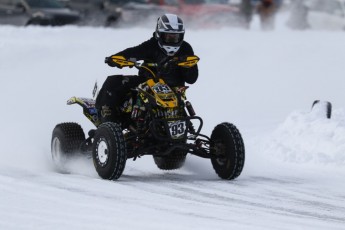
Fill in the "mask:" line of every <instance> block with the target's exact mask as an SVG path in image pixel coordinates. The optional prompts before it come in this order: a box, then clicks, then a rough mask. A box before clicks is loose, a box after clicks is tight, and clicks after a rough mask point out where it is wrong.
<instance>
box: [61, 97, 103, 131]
mask: <svg viewBox="0 0 345 230" xmlns="http://www.w3.org/2000/svg"><path fill="white" fill-rule="evenodd" d="M95 103H96V101H95V100H93V99H90V98H82V97H71V98H70V99H69V100H68V101H67V105H73V104H78V105H80V106H81V107H82V108H83V113H84V115H85V116H86V117H87V119H89V120H90V121H91V122H92V123H93V124H94V125H95V126H96V127H98V126H99V125H100V123H101V121H100V120H99V117H98V111H97V109H96V106H95Z"/></svg>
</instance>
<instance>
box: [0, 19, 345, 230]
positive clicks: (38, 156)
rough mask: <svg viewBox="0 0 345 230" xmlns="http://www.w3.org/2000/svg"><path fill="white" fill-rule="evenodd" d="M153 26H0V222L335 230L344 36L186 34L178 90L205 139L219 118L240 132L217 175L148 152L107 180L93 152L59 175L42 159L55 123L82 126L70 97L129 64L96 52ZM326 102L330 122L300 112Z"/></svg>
mask: <svg viewBox="0 0 345 230" xmlns="http://www.w3.org/2000/svg"><path fill="white" fill-rule="evenodd" d="M152 32H153V31H152V30H151V29H146V28H131V29H116V30H114V29H104V28H78V27H62V28H50V27H47V28H41V27H26V28H17V27H10V26H0V38H1V39H0V50H1V52H0V85H1V87H2V88H1V91H0V96H1V98H3V100H2V115H1V121H0V127H1V129H2V132H1V136H0V137H1V138H0V140H1V146H2V148H1V151H0V157H1V161H0V229H35V230H36V229H150V230H152V229H168V230H169V229H191V228H197V229H232V228H236V229H345V220H344V213H345V195H344V190H345V184H344V176H345V168H344V167H345V111H344V107H345V103H344V100H345V99H344V98H345V91H344V85H345V78H344V75H345V70H344V67H343V60H345V45H343V44H344V42H343V40H344V37H345V34H344V33H343V32H336V31H334V32H322V31H303V32H294V31H290V30H288V29H286V28H285V27H284V25H283V21H280V22H279V24H278V26H277V28H276V30H275V31H271V32H261V31H260V30H259V29H258V27H257V26H255V25H254V26H253V28H252V29H251V30H249V31H245V30H240V29H231V28H223V29H220V30H211V29H210V30H187V33H186V36H185V38H186V40H187V41H189V42H190V43H191V44H192V45H193V47H194V50H195V53H196V54H197V55H198V56H200V58H201V61H200V63H199V69H200V76H199V80H198V81H197V83H196V84H194V85H192V86H191V88H190V89H189V91H188V99H189V100H190V101H191V102H192V103H193V106H194V108H195V110H196V112H197V114H198V115H199V116H201V117H203V118H204V123H205V126H204V128H203V133H205V134H207V135H209V134H210V133H211V131H212V129H213V127H214V126H215V125H217V124H218V123H220V122H223V121H229V122H232V123H234V124H235V125H236V126H237V127H238V128H239V130H240V131H241V133H242V135H243V139H244V142H245V146H246V163H245V167H244V170H243V173H242V175H241V176H240V177H239V178H238V179H236V180H234V181H223V180H220V179H219V178H218V177H217V175H216V174H215V172H214V170H213V169H212V165H211V163H210V162H209V160H206V159H201V158H198V157H195V156H188V158H187V162H186V165H185V166H184V167H183V168H182V169H181V170H177V171H172V172H164V171H160V170H159V169H157V167H156V166H155V165H154V163H153V160H152V157H149V156H146V157H142V158H141V159H138V160H137V161H135V162H133V161H131V160H129V161H128V162H127V165H126V169H125V171H124V174H123V176H122V177H121V178H120V179H119V180H118V181H106V180H102V179H100V178H99V177H98V175H97V173H96V172H95V170H94V167H93V165H92V162H91V160H88V159H76V160H75V161H74V162H71V163H70V165H68V167H69V170H70V173H67V174H62V173H59V172H57V171H56V169H55V168H54V166H53V164H52V162H51V156H50V141H51V140H50V139H51V132H52V130H53V128H54V126H55V125H56V124H57V123H60V122H64V121H76V122H79V123H80V124H81V125H82V126H83V128H84V131H85V132H87V131H88V130H89V129H90V128H92V125H91V123H90V122H88V121H87V119H86V118H85V117H84V116H83V114H82V111H81V108H80V107H78V106H67V105H66V101H67V100H68V99H69V98H70V97H72V96H81V97H92V89H93V86H94V82H95V80H96V79H97V80H98V82H99V84H101V83H102V82H103V81H104V80H105V78H106V76H108V75H111V74H120V73H125V74H134V73H135V71H134V70H124V69H123V70H119V69H114V68H110V67H108V66H106V65H105V64H104V62H103V60H104V57H105V56H108V55H110V54H113V53H115V52H117V51H120V50H122V49H124V48H126V47H130V46H134V45H136V44H139V43H140V42H142V41H144V40H145V39H148V38H149V37H150V36H151V35H152ZM314 100H323V101H330V102H331V103H332V105H333V113H332V118H331V119H326V118H325V117H324V114H322V113H320V112H318V111H314V110H313V111H312V112H311V105H312V103H313V101H314Z"/></svg>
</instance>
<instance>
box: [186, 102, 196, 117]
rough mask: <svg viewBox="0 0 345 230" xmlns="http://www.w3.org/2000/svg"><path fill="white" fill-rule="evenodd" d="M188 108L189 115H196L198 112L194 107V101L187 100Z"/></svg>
mask: <svg viewBox="0 0 345 230" xmlns="http://www.w3.org/2000/svg"><path fill="white" fill-rule="evenodd" d="M186 108H187V111H188V113H189V116H191V117H194V116H195V114H196V113H195V111H194V109H193V106H192V103H190V102H189V101H186Z"/></svg>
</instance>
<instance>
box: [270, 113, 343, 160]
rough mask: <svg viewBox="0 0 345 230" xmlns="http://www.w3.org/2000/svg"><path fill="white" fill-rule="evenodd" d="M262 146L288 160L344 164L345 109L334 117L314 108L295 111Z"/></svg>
mask: <svg viewBox="0 0 345 230" xmlns="http://www.w3.org/2000/svg"><path fill="white" fill-rule="evenodd" d="M263 149H265V151H266V153H267V154H268V155H270V156H274V157H276V158H278V159H281V160H283V161H286V162H294V163H313V164H320V165H338V166H344V165H345V111H344V110H343V109H336V110H334V111H333V114H332V118H331V119H327V118H326V117H325V113H323V112H320V111H319V110H317V109H315V110H312V111H311V112H300V111H295V112H293V113H291V114H290V115H289V116H288V117H287V118H286V120H285V121H284V122H283V123H282V124H280V125H279V126H278V128H277V129H276V130H275V131H274V132H273V133H272V134H271V135H270V136H269V137H268V138H267V139H266V141H265V143H264V144H263Z"/></svg>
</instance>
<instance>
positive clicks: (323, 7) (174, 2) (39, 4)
mask: <svg viewBox="0 0 345 230" xmlns="http://www.w3.org/2000/svg"><path fill="white" fill-rule="evenodd" d="M164 13H174V14H178V15H179V16H180V17H181V18H183V19H184V21H185V24H186V25H187V26H188V27H189V28H193V27H195V28H200V27H201V28H220V27H235V28H243V29H250V28H251V24H252V22H253V18H254V17H256V18H258V21H259V24H260V28H261V29H262V30H274V28H275V21H276V17H277V15H278V14H284V15H286V22H285V24H286V26H288V27H289V28H291V29H294V30H307V29H308V30H344V29H345V0H0V24H7V25H16V26H29V25H40V26H63V25H71V24H72V25H79V26H92V27H110V28H114V29H116V28H123V27H131V26H136V27H138V26H140V27H152V25H153V21H155V20H156V19H157V18H158V17H159V16H160V15H162V14H164Z"/></svg>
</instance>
